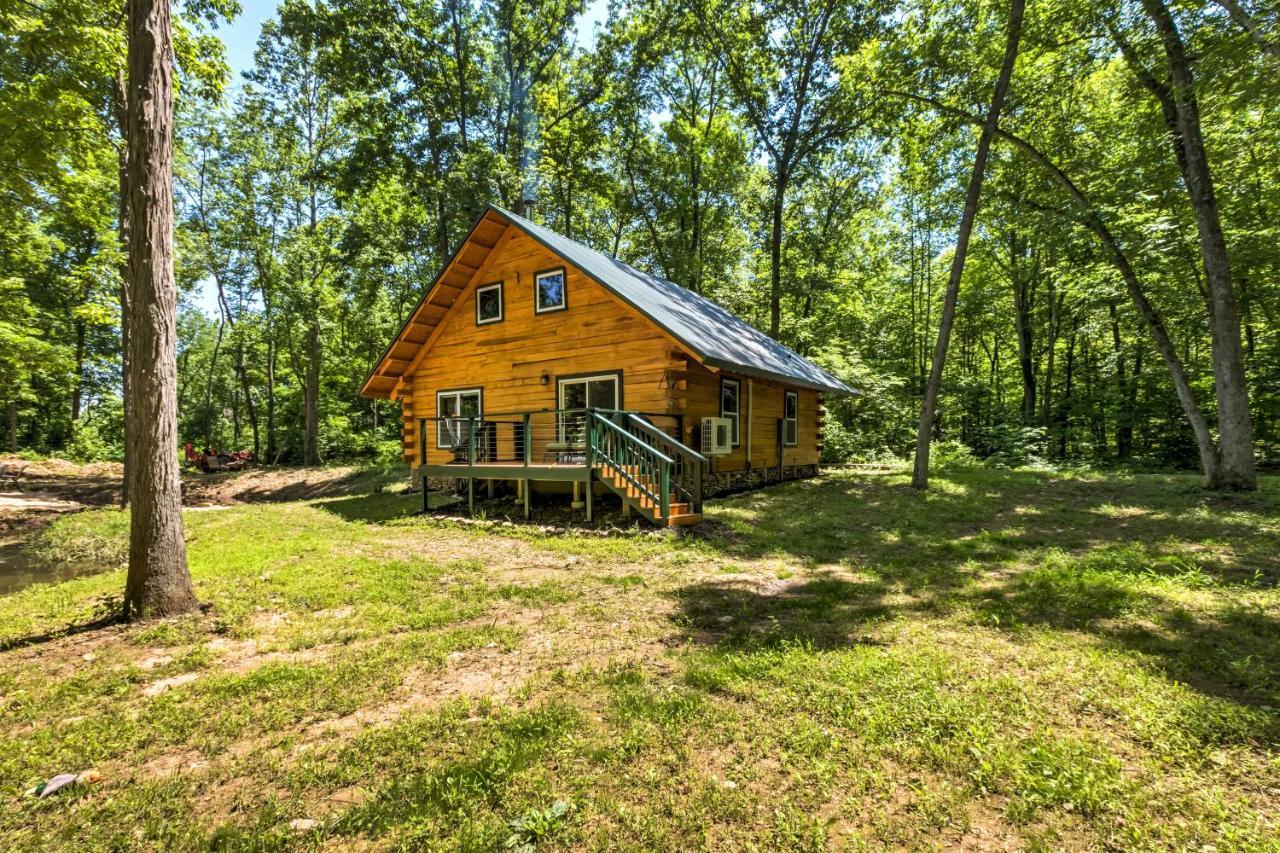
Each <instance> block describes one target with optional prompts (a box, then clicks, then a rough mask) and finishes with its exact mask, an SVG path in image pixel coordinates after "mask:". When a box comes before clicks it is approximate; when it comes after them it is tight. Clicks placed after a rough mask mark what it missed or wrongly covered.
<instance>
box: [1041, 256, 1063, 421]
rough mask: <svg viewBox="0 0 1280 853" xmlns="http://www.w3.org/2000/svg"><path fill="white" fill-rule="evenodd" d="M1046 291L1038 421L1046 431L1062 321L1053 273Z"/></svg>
mask: <svg viewBox="0 0 1280 853" xmlns="http://www.w3.org/2000/svg"><path fill="white" fill-rule="evenodd" d="M1045 287H1046V290H1047V291H1048V292H1047V293H1046V296H1047V299H1048V302H1049V329H1048V332H1049V334H1048V340H1047V341H1046V345H1045V350H1046V353H1045V355H1046V360H1045V366H1044V390H1043V391H1042V392H1041V394H1040V423H1041V424H1043V425H1044V428H1045V431H1046V433H1047V432H1048V430H1049V428H1050V426H1051V423H1050V421H1051V420H1052V418H1053V378H1054V377H1053V372H1054V366H1055V365H1054V361H1055V359H1056V355H1057V352H1056V351H1057V348H1058V332H1059V329H1060V327H1061V323H1062V297H1061V296H1059V295H1058V292H1057V288H1056V287H1055V286H1054V280H1053V275H1052V274H1050V275H1049V276H1048V278H1046V279H1045Z"/></svg>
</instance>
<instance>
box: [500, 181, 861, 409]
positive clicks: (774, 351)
mask: <svg viewBox="0 0 1280 853" xmlns="http://www.w3.org/2000/svg"><path fill="white" fill-rule="evenodd" d="M489 206H490V207H491V208H492V209H493V210H494V211H495V212H497V213H498V214H500V215H501V216H503V217H505V218H507V219H509V220H511V221H512V222H514V223H515V224H516V225H518V226H520V228H521V230H523V231H525V232H527V233H528V234H529V236H531V237H533V238H534V239H535V240H537V241H538V242H539V243H542V244H543V245H544V246H546V247H547V248H548V249H550V250H551V251H553V252H555V253H556V254H558V255H560V256H561V257H563V258H564V259H565V260H566V261H568V262H569V263H571V264H573V265H574V266H575V267H577V268H578V269H580V270H582V272H584V273H585V274H586V275H588V276H590V277H591V278H592V279H594V280H595V281H596V282H598V283H599V284H600V285H601V286H602V287H604V288H605V289H607V290H609V291H611V292H612V293H613V294H614V295H615V296H617V297H618V298H619V299H621V300H622V301H624V302H626V303H627V304H628V305H630V306H631V307H632V308H635V309H636V310H637V311H639V312H640V313H641V314H644V315H645V316H646V317H648V318H649V319H650V320H652V321H653V322H655V323H657V324H658V325H659V326H661V327H662V328H663V329H665V330H666V331H667V332H668V333H669V334H670V335H671V336H672V337H673V338H675V339H676V340H677V341H679V342H680V343H681V344H682V345H684V346H685V347H687V348H688V349H689V350H690V351H691V352H692V353H694V354H695V355H697V356H698V357H699V358H700V359H702V361H703V362H704V363H706V364H708V365H710V366H712V367H718V368H721V369H727V370H734V371H738V372H740V373H744V374H747V375H754V376H759V377H762V378H766V379H776V380H779V381H782V382H789V383H792V384H795V385H801V386H804V387H808V388H814V389H817V390H821V391H834V392H837V393H840V394H856V393H857V392H856V391H854V390H853V389H852V388H850V387H849V386H848V385H846V384H844V383H843V382H841V381H840V380H839V379H836V378H835V377H834V376H832V375H831V374H830V373H827V372H826V371H825V370H823V369H822V368H820V367H818V366H817V365H815V364H813V363H811V362H809V361H808V360H806V359H804V358H802V357H801V356H799V355H797V354H796V353H794V352H792V351H791V350H789V349H787V348H786V347H784V346H783V345H782V344H780V343H778V342H777V341H775V340H774V339H773V338H771V337H769V336H768V335H766V334H765V333H763V332H761V331H760V330H758V329H756V328H754V327H752V326H749V325H748V324H746V323H744V322H743V321H742V320H740V319H738V318H737V317H735V316H734V315H733V314H730V313H729V312H728V311H726V310H725V309H724V308H721V307H720V306H719V305H717V304H716V303H714V302H712V301H711V300H710V299H707V298H706V297H704V296H700V295H699V294H697V293H694V292H693V291H692V290H688V289H687V288H683V287H681V286H680V285H678V284H676V283H675V282H671V281H667V280H666V279H665V278H659V277H658V276H655V275H650V274H649V273H646V272H641V271H640V270H638V269H635V268H634V267H631V266H628V265H627V264H624V263H623V262H622V261H620V260H618V259H617V258H611V257H609V256H608V255H605V254H602V253H600V252H597V251H595V250H594V249H589V248H587V247H586V246H584V245H582V244H581V243H576V242H574V241H573V240H570V239H569V238H568V237H565V236H562V235H560V234H557V233H556V232H554V231H550V230H548V229H546V228H543V227H542V226H541V225H536V224H534V223H533V222H530V221H529V220H528V219H525V218H523V217H521V216H517V215H516V214H514V213H511V212H510V211H507V210H504V209H502V208H501V207H498V206H497V205H489Z"/></svg>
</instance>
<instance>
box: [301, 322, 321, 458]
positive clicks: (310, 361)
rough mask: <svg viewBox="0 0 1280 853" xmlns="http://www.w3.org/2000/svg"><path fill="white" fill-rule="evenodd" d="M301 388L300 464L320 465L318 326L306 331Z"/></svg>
mask: <svg viewBox="0 0 1280 853" xmlns="http://www.w3.org/2000/svg"><path fill="white" fill-rule="evenodd" d="M304 378H305V382H304V388H303V426H302V464H304V465H319V464H320V448H319V438H320V324H319V323H318V322H312V323H311V325H310V327H309V329H308V330H307V372H306V376H305V377H304Z"/></svg>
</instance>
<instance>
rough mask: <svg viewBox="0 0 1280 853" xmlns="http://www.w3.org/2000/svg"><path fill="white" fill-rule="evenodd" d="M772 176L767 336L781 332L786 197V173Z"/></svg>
mask: <svg viewBox="0 0 1280 853" xmlns="http://www.w3.org/2000/svg"><path fill="white" fill-rule="evenodd" d="M775 168H778V169H779V173H778V175H777V176H776V177H775V178H774V185H773V210H772V220H771V222H770V225H769V337H771V338H773V339H774V340H777V339H778V335H780V334H781V333H782V214H783V208H784V206H785V205H786V199H787V182H788V175H787V174H786V172H784V171H781V168H780V167H775Z"/></svg>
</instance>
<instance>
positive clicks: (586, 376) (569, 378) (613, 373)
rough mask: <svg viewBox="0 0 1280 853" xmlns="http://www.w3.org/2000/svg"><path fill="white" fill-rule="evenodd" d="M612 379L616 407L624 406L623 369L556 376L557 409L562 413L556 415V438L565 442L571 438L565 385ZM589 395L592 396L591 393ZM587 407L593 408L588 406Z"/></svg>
mask: <svg viewBox="0 0 1280 853" xmlns="http://www.w3.org/2000/svg"><path fill="white" fill-rule="evenodd" d="M602 379H611V380H613V400H614V403H613V405H614V408H615V409H621V408H622V371H621V370H602V371H593V372H591V373H567V374H565V375H564V376H557V377H556V411H558V412H559V413H560V414H559V415H558V416H557V417H556V422H557V425H556V440H557V441H559V442H561V443H565V442H567V441H568V440H569V428H568V427H569V421H568V419H567V418H566V411H567V410H566V409H565V406H564V386H565V385H573V384H576V383H578V382H581V383H583V384H584V385H585V384H586V383H588V382H591V381H593V380H602ZM587 396H590V395H589V394H588V395H587ZM587 408H591V407H590V406H588V407H587Z"/></svg>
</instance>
